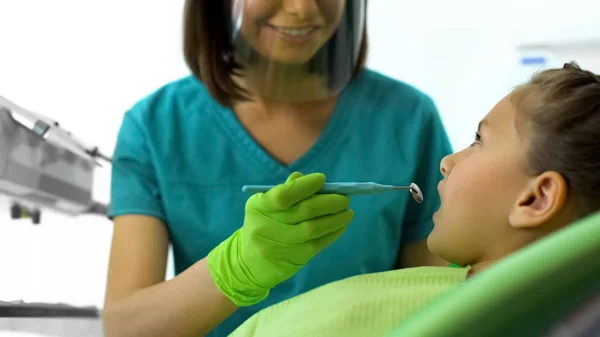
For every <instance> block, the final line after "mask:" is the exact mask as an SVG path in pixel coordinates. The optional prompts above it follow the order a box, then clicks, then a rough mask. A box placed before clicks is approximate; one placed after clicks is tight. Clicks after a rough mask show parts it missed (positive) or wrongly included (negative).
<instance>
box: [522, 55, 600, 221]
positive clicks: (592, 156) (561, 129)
mask: <svg viewBox="0 0 600 337" xmlns="http://www.w3.org/2000/svg"><path fill="white" fill-rule="evenodd" d="M515 94H516V95H515V97H516V99H515V101H514V103H515V105H516V106H517V110H518V111H520V112H522V113H523V114H522V115H521V116H522V117H524V125H525V127H527V129H528V131H530V133H531V135H532V136H531V137H530V139H531V148H530V150H529V155H528V165H529V168H530V169H531V170H532V171H533V172H532V173H533V174H540V173H542V172H544V171H556V172H558V173H560V174H561V175H562V176H563V177H564V178H565V180H566V181H567V184H568V186H569V191H570V193H573V194H572V195H573V196H574V197H575V198H576V199H577V201H578V205H579V211H580V213H581V215H582V216H585V215H588V214H590V213H593V212H595V211H597V210H600V76H598V75H596V74H594V73H592V72H590V71H586V70H582V69H581V68H580V67H579V66H578V65H577V64H576V63H575V62H571V63H566V64H565V65H564V67H563V68H559V69H549V70H545V71H542V72H539V73H538V74H535V75H534V76H533V77H532V78H531V80H530V81H529V82H527V83H525V84H524V85H521V86H519V87H517V88H516V89H515ZM519 108H521V109H519Z"/></svg>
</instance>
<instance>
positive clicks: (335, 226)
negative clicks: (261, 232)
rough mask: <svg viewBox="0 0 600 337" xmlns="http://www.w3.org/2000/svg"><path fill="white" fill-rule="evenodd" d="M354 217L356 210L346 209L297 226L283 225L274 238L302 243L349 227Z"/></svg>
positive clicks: (290, 242)
mask: <svg viewBox="0 0 600 337" xmlns="http://www.w3.org/2000/svg"><path fill="white" fill-rule="evenodd" d="M353 218H354V212H353V211H352V210H351V209H346V210H344V211H342V212H339V213H336V214H331V215H326V216H323V217H319V218H315V219H311V220H308V221H304V222H301V223H299V224H297V225H295V226H285V227H284V226H282V227H281V230H279V231H277V232H274V233H273V234H274V235H276V237H273V239H274V240H277V241H279V242H282V243H288V244H298V245H302V244H304V243H306V242H309V241H312V240H315V239H317V238H320V237H324V236H327V235H329V234H330V233H333V232H336V231H338V230H340V229H341V228H345V227H347V226H348V224H350V222H352V219H353Z"/></svg>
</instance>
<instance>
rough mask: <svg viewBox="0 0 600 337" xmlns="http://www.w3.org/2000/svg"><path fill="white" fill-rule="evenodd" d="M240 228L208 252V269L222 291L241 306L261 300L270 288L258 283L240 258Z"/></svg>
mask: <svg viewBox="0 0 600 337" xmlns="http://www.w3.org/2000/svg"><path fill="white" fill-rule="evenodd" d="M239 244H240V240H239V230H238V231H236V232H235V233H233V234H232V235H231V236H230V237H229V238H228V239H227V240H225V241H223V242H221V243H220V244H219V245H218V246H217V247H215V248H214V249H213V250H212V251H211V252H210V253H209V254H208V269H209V271H210V274H211V276H212V278H213V280H214V282H215V284H216V286H217V287H218V288H219V290H221V292H222V293H223V294H224V295H225V296H226V297H227V298H229V299H230V300H231V301H232V302H233V303H235V304H236V305H237V306H239V307H247V306H251V305H254V304H256V303H259V302H261V301H262V300H264V299H266V298H267V296H269V291H270V289H268V288H263V287H260V286H258V285H256V284H255V283H254V282H252V281H251V280H250V278H249V277H248V276H247V275H246V273H245V272H244V270H245V269H246V268H244V265H243V260H241V258H240V254H239V253H240V247H239Z"/></svg>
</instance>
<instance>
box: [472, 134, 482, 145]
mask: <svg viewBox="0 0 600 337" xmlns="http://www.w3.org/2000/svg"><path fill="white" fill-rule="evenodd" d="M474 138H475V139H474V140H473V143H472V144H471V146H473V145H479V144H481V134H480V133H479V131H476V132H475V136H474Z"/></svg>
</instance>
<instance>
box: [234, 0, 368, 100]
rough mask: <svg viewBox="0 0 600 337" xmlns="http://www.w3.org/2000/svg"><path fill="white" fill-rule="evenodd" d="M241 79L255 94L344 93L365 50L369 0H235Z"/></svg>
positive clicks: (305, 96)
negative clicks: (362, 46)
mask: <svg viewBox="0 0 600 337" xmlns="http://www.w3.org/2000/svg"><path fill="white" fill-rule="evenodd" d="M232 6H233V8H232V11H231V13H232V25H233V27H232V41H233V46H234V50H235V51H234V57H235V61H236V62H237V63H238V64H239V65H241V67H242V72H241V73H240V75H241V76H240V78H238V80H239V81H240V82H241V83H240V84H241V85H242V87H244V88H246V89H247V90H249V91H250V92H251V93H252V94H253V95H257V96H261V97H264V98H268V99H272V100H278V101H293V102H298V101H315V100H321V99H325V98H328V97H331V96H335V95H337V94H339V93H340V92H341V91H342V90H343V89H344V87H345V86H346V85H347V84H348V82H349V81H350V80H351V78H352V75H353V73H354V71H355V67H356V64H357V62H358V59H359V56H360V48H361V44H362V39H363V31H364V22H365V0H233V1H232Z"/></svg>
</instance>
